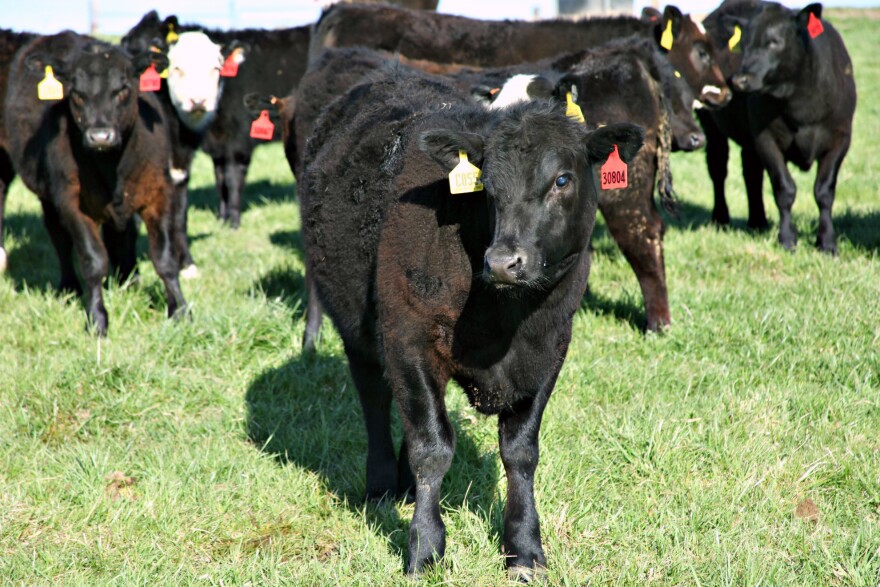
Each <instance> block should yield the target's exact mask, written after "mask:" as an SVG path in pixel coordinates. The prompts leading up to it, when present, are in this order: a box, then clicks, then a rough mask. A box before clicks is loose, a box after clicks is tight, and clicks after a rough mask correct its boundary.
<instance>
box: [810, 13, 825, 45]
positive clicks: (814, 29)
mask: <svg viewBox="0 0 880 587" xmlns="http://www.w3.org/2000/svg"><path fill="white" fill-rule="evenodd" d="M807 32H808V33H810V38H811V39H815V38H816V37H818V36H819V35H821V34H822V33H824V32H825V27H823V26H822V21H821V20H819V19H818V18H816V15H815V14H813V13H812V12H811V13H810V20H808V21H807Z"/></svg>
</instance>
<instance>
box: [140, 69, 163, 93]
mask: <svg viewBox="0 0 880 587" xmlns="http://www.w3.org/2000/svg"><path fill="white" fill-rule="evenodd" d="M161 87H162V78H161V77H159V72H158V71H156V64H155V63H151V64H150V66H149V67H148V68H146V69H145V70H144V72H143V73H142V74H141V81H140V85H139V88H140V90H141V91H142V92H158V91H159V88H161Z"/></svg>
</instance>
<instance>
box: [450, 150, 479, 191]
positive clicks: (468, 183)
mask: <svg viewBox="0 0 880 587" xmlns="http://www.w3.org/2000/svg"><path fill="white" fill-rule="evenodd" d="M482 175H483V171H482V170H481V169H480V168H479V167H477V166H476V165H474V164H473V163H471V162H470V161H468V156H467V153H466V152H465V151H462V150H459V151H458V165H456V166H455V168H454V169H453V170H452V171H450V172H449V193H451V194H469V193H471V192H481V191H483V183H482V182H481V181H480V177H481V176H482Z"/></svg>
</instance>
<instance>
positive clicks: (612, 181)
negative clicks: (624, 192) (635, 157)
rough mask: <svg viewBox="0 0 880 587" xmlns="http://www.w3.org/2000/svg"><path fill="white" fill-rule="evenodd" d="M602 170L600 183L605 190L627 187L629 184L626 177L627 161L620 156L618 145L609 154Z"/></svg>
mask: <svg viewBox="0 0 880 587" xmlns="http://www.w3.org/2000/svg"><path fill="white" fill-rule="evenodd" d="M600 171H601V181H600V183H601V185H602V189H603V190H611V189H615V188H625V187H626V186H627V185H629V184H628V183H627V177H626V163H624V162H623V159H621V158H620V153H619V152H618V150H617V145H614V150H613V151H611V154H610V155H608V160H607V161H606V162H605V165H603V166H602V169H601V170H600Z"/></svg>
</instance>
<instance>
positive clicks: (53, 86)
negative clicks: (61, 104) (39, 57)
mask: <svg viewBox="0 0 880 587" xmlns="http://www.w3.org/2000/svg"><path fill="white" fill-rule="evenodd" d="M37 98H39V99H40V100H61V99H63V98H64V87H63V86H62V85H61V82H60V81H58V80H57V79H55V73H54V72H53V71H52V66H51V65H47V66H46V77H44V78H43V81H41V82H40V83H38V84H37Z"/></svg>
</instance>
